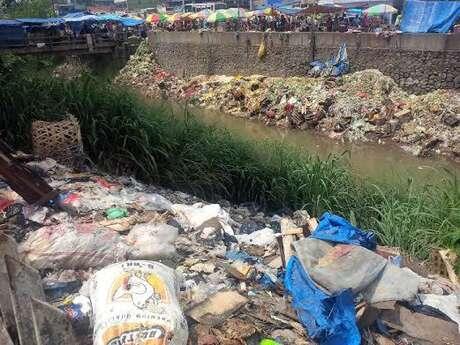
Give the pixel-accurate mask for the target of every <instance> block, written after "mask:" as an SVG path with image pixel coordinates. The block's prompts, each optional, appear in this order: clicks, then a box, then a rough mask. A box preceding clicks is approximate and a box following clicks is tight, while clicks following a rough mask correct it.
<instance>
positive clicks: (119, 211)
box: [105, 207, 129, 219]
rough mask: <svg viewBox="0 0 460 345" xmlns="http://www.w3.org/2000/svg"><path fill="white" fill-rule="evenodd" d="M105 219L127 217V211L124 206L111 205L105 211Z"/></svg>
mask: <svg viewBox="0 0 460 345" xmlns="http://www.w3.org/2000/svg"><path fill="white" fill-rule="evenodd" d="M105 215H106V216H107V219H118V218H124V217H128V215H129V213H128V210H127V209H126V208H121V207H112V208H109V209H108V210H106V211H105Z"/></svg>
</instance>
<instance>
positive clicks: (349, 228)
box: [311, 212, 377, 250]
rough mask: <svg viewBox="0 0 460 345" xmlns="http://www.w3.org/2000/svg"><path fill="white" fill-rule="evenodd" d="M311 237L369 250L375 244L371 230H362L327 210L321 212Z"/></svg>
mask: <svg viewBox="0 0 460 345" xmlns="http://www.w3.org/2000/svg"><path fill="white" fill-rule="evenodd" d="M311 237H313V238H317V239H319V240H324V241H330V242H336V243H345V244H355V245H358V246H363V247H365V248H367V249H370V250H374V249H375V247H376V246H377V241H376V238H375V234H374V233H373V232H371V231H362V230H360V229H358V228H357V227H355V226H353V225H351V223H350V222H349V221H348V220H346V219H344V218H342V217H340V216H337V215H335V214H332V213H329V212H325V213H323V215H322V216H321V218H320V219H319V224H318V227H317V228H316V230H315V231H314V232H313V234H312V235H311Z"/></svg>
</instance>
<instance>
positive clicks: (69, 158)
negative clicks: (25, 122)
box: [32, 115, 83, 166]
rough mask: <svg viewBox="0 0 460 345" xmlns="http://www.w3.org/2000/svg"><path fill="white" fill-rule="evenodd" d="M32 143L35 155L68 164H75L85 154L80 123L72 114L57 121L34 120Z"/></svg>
mask: <svg viewBox="0 0 460 345" xmlns="http://www.w3.org/2000/svg"><path fill="white" fill-rule="evenodd" d="M32 144H33V149H34V154H35V155H37V156H39V157H43V158H44V157H50V158H53V159H55V160H56V161H57V162H59V163H61V164H64V165H68V166H73V165H75V164H76V162H77V161H79V160H80V159H81V157H82V155H83V144H82V140H81V132H80V125H79V124H78V121H77V119H76V118H75V117H74V116H72V115H70V116H69V117H68V118H67V119H65V120H62V121H56V122H47V121H34V122H33V123H32Z"/></svg>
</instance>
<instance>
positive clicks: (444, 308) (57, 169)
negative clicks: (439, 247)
mask: <svg viewBox="0 0 460 345" xmlns="http://www.w3.org/2000/svg"><path fill="white" fill-rule="evenodd" d="M286 102H287V103H288V102H289V99H287V100H286ZM287 103H286V104H287ZM48 163H50V162H49V161H48V160H46V161H44V163H43V162H31V163H30V165H31V166H36V167H38V166H42V168H43V170H44V171H45V170H46V174H44V175H43V176H46V177H45V179H46V182H47V183H49V185H50V186H53V187H54V186H59V189H60V194H59V196H58V204H59V206H60V207H56V208H55V207H53V205H52V204H51V205H48V206H46V207H45V206H43V207H40V206H38V207H35V206H34V207H32V206H30V205H27V204H26V203H25V201H24V200H23V199H22V198H21V197H20V196H19V195H18V194H16V193H14V192H12V191H11V190H10V189H9V188H8V187H7V186H5V185H3V186H0V206H1V207H4V209H3V213H5V212H7V211H8V208H10V207H13V206H14V205H18V207H17V215H19V217H15V218H12V219H9V220H8V222H6V223H4V224H2V227H3V228H5V229H6V230H7V231H10V232H13V234H14V235H15V238H16V240H17V241H19V244H18V253H16V251H12V250H11V248H10V246H9V242H8V240H5V238H4V237H5V235H2V233H0V252H1V253H0V254H2V255H4V254H8V255H13V256H16V255H20V257H21V258H23V259H24V260H27V261H28V262H29V263H30V264H31V265H32V267H34V268H35V269H39V270H40V273H41V275H39V274H38V272H37V271H35V270H34V269H33V268H32V267H30V268H28V269H29V270H31V271H32V272H33V274H32V276H33V277H34V279H35V280H34V284H32V285H33V288H32V287H30V288H31V289H34V288H35V287H36V286H39V285H40V284H37V282H39V281H40V279H41V282H42V285H43V296H46V298H47V299H48V301H49V302H51V303H53V305H54V306H55V307H57V308H59V309H60V310H62V311H63V312H64V314H62V313H60V314H59V317H61V318H64V316H65V317H66V318H67V320H69V321H70V323H71V325H72V327H73V329H74V331H75V334H76V335H77V336H78V337H81V338H82V342H81V345H88V344H90V343H91V338H92V337H93V338H94V340H93V342H92V343H93V344H96V345H112V344H114V343H120V342H123V341H125V340H126V339H131V340H132V341H135V340H136V339H137V338H136V337H138V338H139V337H142V341H147V338H145V337H151V338H152V337H153V338H152V340H153V339H154V341H155V343H156V342H162V343H167V342H168V341H169V344H177V345H183V344H186V343H187V341H188V342H189V343H193V344H195V343H196V344H203V345H204V344H208V345H210V344H215V345H218V344H254V345H256V344H299V345H310V344H312V341H315V342H317V343H318V344H320V345H321V344H325V345H338V344H340V345H341V344H345V343H346V344H351V345H353V344H359V343H360V340H361V335H362V338H363V342H364V341H365V342H367V343H369V344H370V343H376V344H383V345H394V344H399V343H400V342H399V340H400V339H405V338H404V337H406V336H407V337H409V336H410V337H411V338H417V339H421V340H424V341H434V340H436V339H439V336H440V334H441V333H440V332H438V331H433V332H432V333H430V334H428V332H427V331H426V329H429V327H430V326H427V325H431V324H434V325H436V327H438V326H439V329H440V330H442V332H445V334H446V339H451V340H453V341H457V338H456V337H455V335H454V334H453V330H454V329H455V330H457V331H458V322H459V320H460V317H459V316H458V310H457V309H456V298H457V296H456V285H455V284H454V283H453V282H452V281H451V280H449V279H447V278H446V277H449V271H451V268H452V265H451V264H450V261H451V260H452V254H451V253H445V252H443V254H444V259H443V258H442V257H441V256H440V257H439V264H440V266H441V267H442V268H443V270H442V272H439V273H441V274H442V275H444V278H443V277H440V276H433V275H430V274H427V273H420V274H423V276H424V277H423V278H422V277H421V276H419V275H418V274H416V273H414V272H413V271H412V270H411V269H409V268H408V267H415V266H408V267H406V264H407V265H409V264H410V265H412V264H413V263H412V262H411V260H410V259H409V258H406V257H405V256H404V253H402V252H401V251H400V250H399V248H390V247H382V246H377V247H375V237H374V234H373V233H372V232H365V231H362V230H360V229H359V228H357V227H355V226H353V225H352V224H351V223H350V222H349V221H347V220H346V219H344V218H342V217H339V216H336V215H333V214H332V213H325V214H323V216H322V217H321V218H320V219H319V220H318V221H317V220H316V219H315V218H312V217H310V215H309V214H308V213H307V212H305V211H304V210H299V211H296V212H293V214H292V217H290V216H289V215H286V214H284V215H283V217H280V216H277V215H275V216H268V215H265V214H264V213H262V212H260V211H259V210H258V208H257V207H255V206H254V205H250V204H247V205H238V206H237V205H231V204H230V203H225V204H224V203H222V206H221V205H218V204H206V203H205V202H203V201H202V200H199V199H198V198H195V197H193V196H190V195H188V194H185V193H181V192H173V191H170V190H166V189H162V188H160V187H156V186H155V187H154V186H146V185H143V184H142V183H139V182H137V181H135V180H134V179H133V178H123V177H120V178H114V177H110V176H105V177H104V178H102V177H100V176H99V175H93V174H91V173H85V174H83V175H82V174H79V173H74V172H72V171H71V170H70V169H68V168H66V167H64V166H60V165H53V164H48ZM48 167H51V168H49V169H48ZM150 191H155V192H150ZM224 205H225V206H224ZM63 210H64V211H63ZM21 215H22V216H23V217H21ZM108 218H111V219H108ZM12 225H14V226H12ZM18 229H19V230H18ZM24 236H25V237H24ZM11 241H12V242H14V240H12V239H11V240H10V242H11ZM368 248H371V249H372V250H370V249H368ZM374 249H375V251H374ZM2 258H3V256H0V275H1V277H4V276H5V272H7V268H6V265H5V263H4V260H5V259H2ZM446 259H447V260H448V262H449V264H450V266H448V265H447V264H446V263H445V261H446ZM2 260H3V261H2ZM136 260H137V261H136ZM143 260H149V261H143ZM151 260H161V262H162V263H161V264H160V263H159V262H155V261H151ZM166 265H167V266H166ZM451 272H452V271H451ZM450 276H451V279H452V275H450ZM1 282H2V279H0V286H2V287H4V289H3V290H5V291H8V290H9V289H10V287H9V286H10V285H8V284H5V283H3V284H2V283H1ZM6 282H7V280H6ZM179 289H180V292H179ZM287 296H290V297H287ZM43 298H44V297H43ZM179 301H180V302H179ZM33 303H34V306H35V307H36V308H39V309H37V310H48V309H46V308H48V307H46V306H44V305H43V303H42V304H40V302H33ZM8 308H10V309H8ZM404 308H405V309H404ZM408 308H410V309H408ZM406 309H407V311H406ZM0 310H1V312H2V313H6V314H5V315H6V316H4V315H3V314H2V315H1V316H2V318H3V320H6V325H7V326H8V327H7V329H10V327H11V326H12V325H13V326H14V325H15V318H14V316H13V314H11V313H12V312H13V311H12V306H11V302H10V296H9V295H8V294H6V295H2V289H0ZM4 310H5V312H4ZM21 310H22V309H21ZM53 310H54V309H53ZM24 311H25V310H23V311H22V312H24ZM55 311H56V310H55ZM182 311H185V314H186V315H187V316H189V317H190V318H191V319H193V320H194V322H192V324H191V325H190V328H189V327H188V326H187V324H186V323H185V319H184V315H183V313H182ZM295 311H297V315H296V313H295ZM9 312H11V313H10V314H11V315H10V314H8V313H9ZM408 313H410V315H409V314H408ZM26 314H27V313H26ZM43 314H44V315H43V318H41V319H40V320H41V322H48V321H47V320H50V318H48V316H47V315H46V314H47V313H46V312H45V313H43ZM49 314H50V316H52V315H54V314H53V313H51V312H50V313H49ZM24 315H25V314H24ZM37 315H38V314H37ZM27 317H30V316H27ZM53 317H54V316H53ZM56 317H57V316H56ZM57 318H58V317H57ZM58 319H59V318H58ZM59 320H60V319H59ZM63 320H64V321H67V320H65V319H63ZM433 320H434V321H433ZM419 321H420V322H421V324H423V325H424V326H423V327H424V329H419V326H417V323H418V322H419ZM139 325H142V327H143V328H142V331H140V330H139ZM68 327H70V324H69V326H68ZM358 328H359V329H360V330H361V334H360V331H359V330H358ZM21 330H22V331H23V332H25V331H27V329H25V328H23V329H21ZM146 330H148V332H145V331H146ZM369 330H370V331H369ZM0 331H1V327H0ZM380 333H381V334H380ZM91 334H92V335H93V336H91ZM188 334H190V337H189V336H188ZM127 337H129V338H127ZM131 340H130V341H131ZM137 340H139V341H141V339H140V338H139V339H137ZM142 341H141V342H139V344H142ZM411 345H412V344H411Z"/></svg>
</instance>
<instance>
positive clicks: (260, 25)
mask: <svg viewBox="0 0 460 345" xmlns="http://www.w3.org/2000/svg"><path fill="white" fill-rule="evenodd" d="M397 25H398V20H396V22H395V24H394V25H389V24H388V23H385V21H384V19H382V18H380V17H375V16H367V15H366V14H364V15H354V16H347V15H346V14H345V13H342V14H338V13H336V14H325V15H308V16H307V15H302V16H287V15H283V14H281V15H278V16H259V17H253V18H240V19H227V20H226V21H223V22H218V23H208V22H207V21H206V20H205V19H195V20H191V19H186V18H185V19H181V20H177V21H174V22H163V23H161V22H160V23H157V24H153V29H156V30H165V31H199V30H215V31H267V30H269V31H278V32H283V31H294V32H308V31H326V32H347V31H350V30H359V31H365V32H378V31H387V30H390V29H392V28H395V27H396V26H397Z"/></svg>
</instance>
